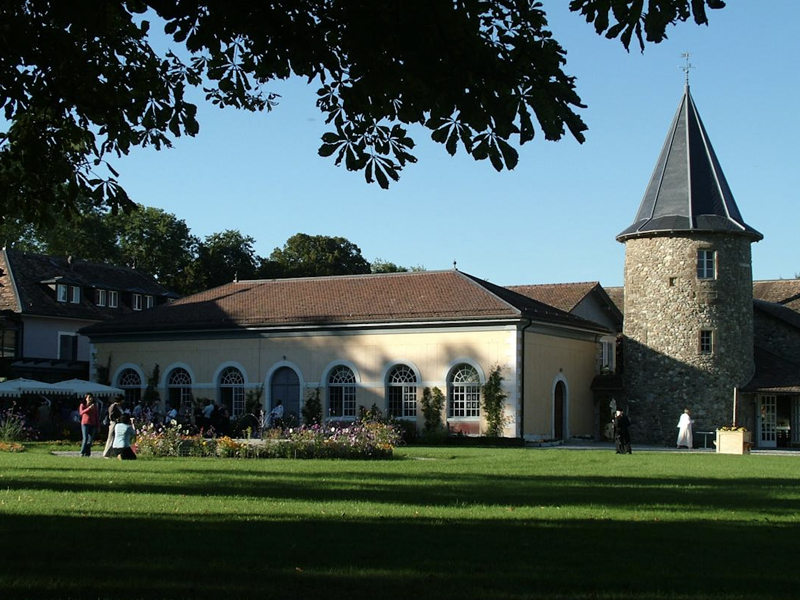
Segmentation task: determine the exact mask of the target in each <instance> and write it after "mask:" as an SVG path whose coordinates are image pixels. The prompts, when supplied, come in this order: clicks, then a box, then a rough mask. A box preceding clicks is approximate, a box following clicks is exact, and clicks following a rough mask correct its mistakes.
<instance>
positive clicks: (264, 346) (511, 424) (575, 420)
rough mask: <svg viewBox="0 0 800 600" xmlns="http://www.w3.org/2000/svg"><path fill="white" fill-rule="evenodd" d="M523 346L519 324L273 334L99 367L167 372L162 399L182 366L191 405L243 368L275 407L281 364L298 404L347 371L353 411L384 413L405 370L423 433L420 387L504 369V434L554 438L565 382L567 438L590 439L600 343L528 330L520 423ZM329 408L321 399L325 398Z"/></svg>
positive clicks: (134, 355) (179, 344)
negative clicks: (412, 379)
mask: <svg viewBox="0 0 800 600" xmlns="http://www.w3.org/2000/svg"><path fill="white" fill-rule="evenodd" d="M519 339H520V337H519V334H518V330H517V328H516V327H515V326H513V325H509V326H497V327H494V328H489V327H487V328H484V329H479V328H441V329H436V330H383V331H378V332H364V331H352V332H338V333H336V334H327V335H326V334H320V333H314V334H307V335H297V334H295V335H287V334H281V335H271V336H267V335H264V336H261V337H254V338H252V339H243V338H242V337H236V338H231V339H204V340H180V341H136V342H115V343H112V342H101V343H96V344H95V348H96V351H97V354H96V361H95V365H105V364H107V361H108V358H109V356H111V369H110V376H111V380H112V383H114V384H116V383H117V379H116V376H117V375H118V374H119V372H120V370H121V369H122V368H124V367H135V368H138V370H139V371H140V373H141V374H142V376H143V382H146V379H147V377H148V376H149V375H150V373H151V372H152V370H153V368H154V366H155V365H156V364H158V365H159V367H160V369H161V385H160V392H161V397H162V398H166V397H167V393H166V389H165V381H166V378H167V376H168V373H169V371H170V370H171V369H172V368H174V367H176V366H180V367H184V368H186V369H187V370H189V372H190V373H191V375H192V381H193V384H194V385H193V393H194V396H195V398H212V399H217V398H218V396H217V385H216V382H217V375H218V373H219V371H220V370H221V369H222V368H223V367H224V366H228V365H234V366H237V367H239V368H240V369H241V370H242V371H243V374H244V376H245V378H246V381H247V388H248V389H256V388H257V387H258V386H260V385H263V386H264V390H265V392H264V396H263V397H262V402H263V405H264V406H265V407H269V406H270V404H271V398H270V397H269V394H270V386H269V384H270V381H269V380H268V376H269V374H270V373H271V372H272V371H274V370H275V369H276V368H277V367H279V366H289V367H291V368H293V369H294V370H295V371H296V372H297V373H298V376H299V378H300V385H301V391H300V396H301V399H304V398H305V397H306V396H307V394H308V392H309V390H313V389H315V388H317V387H324V382H325V377H326V375H327V371H328V370H329V369H330V368H332V367H333V366H335V365H337V364H346V365H347V366H349V367H351V368H352V369H353V371H354V372H355V375H356V379H357V382H358V383H357V391H356V406H357V407H358V406H364V407H365V408H369V407H371V406H372V405H373V404H375V405H377V406H378V407H379V408H380V409H381V410H385V409H386V399H385V376H386V373H387V370H388V369H389V368H390V367H391V366H393V365H395V364H399V363H404V364H407V365H409V366H410V367H412V368H413V369H414V370H416V372H417V374H418V378H417V380H418V395H417V403H418V417H417V426H418V427H419V428H421V427H422V424H423V418H422V413H421V399H422V389H423V388H425V387H430V388H433V387H438V388H439V389H441V390H442V392H443V393H445V394H446V393H447V383H446V381H447V375H448V372H449V371H450V369H451V368H452V367H453V366H455V365H456V364H458V363H460V362H468V363H469V364H472V365H473V366H474V367H476V368H477V369H478V372H479V373H480V375H481V382H482V383H483V382H484V381H485V378H486V377H487V376H488V374H489V372H490V370H491V368H492V367H493V366H494V365H500V367H501V368H502V371H501V374H502V376H503V378H504V391H505V393H506V395H507V401H506V416H507V417H508V425H507V427H506V429H505V435H506V436H518V435H524V436H525V437H526V438H528V439H534V440H542V439H552V433H553V426H552V419H553V416H552V415H553V413H552V410H553V390H554V386H555V382H556V381H557V380H559V379H561V380H563V381H564V382H565V385H566V387H567V392H568V394H567V402H566V406H567V415H568V426H567V428H566V429H565V432H564V433H565V434H566V435H567V436H585V435H589V436H590V435H593V433H594V406H593V401H592V393H591V389H590V386H591V383H592V379H593V377H594V375H595V374H596V370H597V355H598V354H597V353H598V345H597V344H596V343H595V341H594V338H592V337H584V338H583V339H572V338H565V337H556V336H555V335H550V334H547V333H541V332H540V333H535V332H527V333H526V334H525V337H524V358H525V375H524V404H525V406H524V426H523V425H522V424H520V423H519V422H518V418H517V415H518V409H519V408H520V406H519V404H520V397H519V394H518V390H519V389H520V386H519V384H520V383H521V380H522V379H523V378H522V377H521V376H520V375H519V374H518V373H517V349H518V340H519ZM321 399H322V400H323V403H324V402H325V394H324V392H323V393H322V395H321ZM450 425H451V426H453V427H456V428H458V427H459V426H462V425H463V426H464V428H465V429H466V430H469V429H470V427H472V432H473V433H483V432H484V430H485V422H484V421H483V419H480V421H479V422H476V421H475V419H471V420H470V419H464V420H461V421H458V422H457V421H451V422H450Z"/></svg>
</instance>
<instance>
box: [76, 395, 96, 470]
mask: <svg viewBox="0 0 800 600" xmlns="http://www.w3.org/2000/svg"><path fill="white" fill-rule="evenodd" d="M78 412H79V413H80V415H81V434H82V436H83V443H82V444H81V456H91V455H92V441H94V435H95V433H97V426H98V425H99V424H100V413H99V411H98V410H97V404H95V402H94V397H93V396H92V395H91V394H86V399H85V400H84V401H83V402H81V405H80V407H79V408H78Z"/></svg>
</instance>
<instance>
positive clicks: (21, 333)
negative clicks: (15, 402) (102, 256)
mask: <svg viewBox="0 0 800 600" xmlns="http://www.w3.org/2000/svg"><path fill="white" fill-rule="evenodd" d="M172 297H174V295H173V294H170V293H169V292H168V291H167V290H166V289H164V288H163V287H162V286H160V285H159V284H158V283H157V282H156V281H155V280H153V279H152V278H151V277H149V276H147V275H144V274H143V273H140V272H138V271H135V270H133V269H128V268H124V267H116V266H112V265H105V264H97V263H91V262H87V261H83V260H79V259H72V258H62V257H52V256H44V255H41V254H33V253H27V252H20V251H16V250H10V249H3V250H0V336H1V338H2V344H1V345H0V375H2V376H4V377H8V378H14V377H25V378H29V379H36V380H40V381H49V382H54V381H61V380H64V379H70V378H82V379H87V378H88V377H89V363H90V359H91V351H90V346H89V340H88V338H86V337H85V336H83V335H81V334H80V333H79V331H80V329H82V328H83V327H87V326H89V325H92V324H94V323H98V322H103V321H107V320H110V319H114V318H116V317H118V316H121V315H126V314H131V313H137V312H141V311H146V310H148V309H150V308H153V307H155V306H157V305H159V304H163V303H164V302H165V301H166V300H167V299H169V298H172Z"/></svg>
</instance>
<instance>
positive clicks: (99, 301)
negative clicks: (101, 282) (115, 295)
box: [94, 290, 108, 306]
mask: <svg viewBox="0 0 800 600" xmlns="http://www.w3.org/2000/svg"><path fill="white" fill-rule="evenodd" d="M107 297H108V292H106V290H95V291H94V303H95V304H96V305H97V306H105V305H106V299H107Z"/></svg>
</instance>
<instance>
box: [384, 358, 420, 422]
mask: <svg viewBox="0 0 800 600" xmlns="http://www.w3.org/2000/svg"><path fill="white" fill-rule="evenodd" d="M398 405H399V406H398ZM386 412H387V414H388V415H389V416H390V417H397V418H415V417H416V416H417V376H416V374H415V373H414V371H413V370H412V369H411V367H409V366H408V365H404V364H400V365H395V366H394V367H392V369H391V370H390V371H389V375H388V376H387V378H386Z"/></svg>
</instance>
